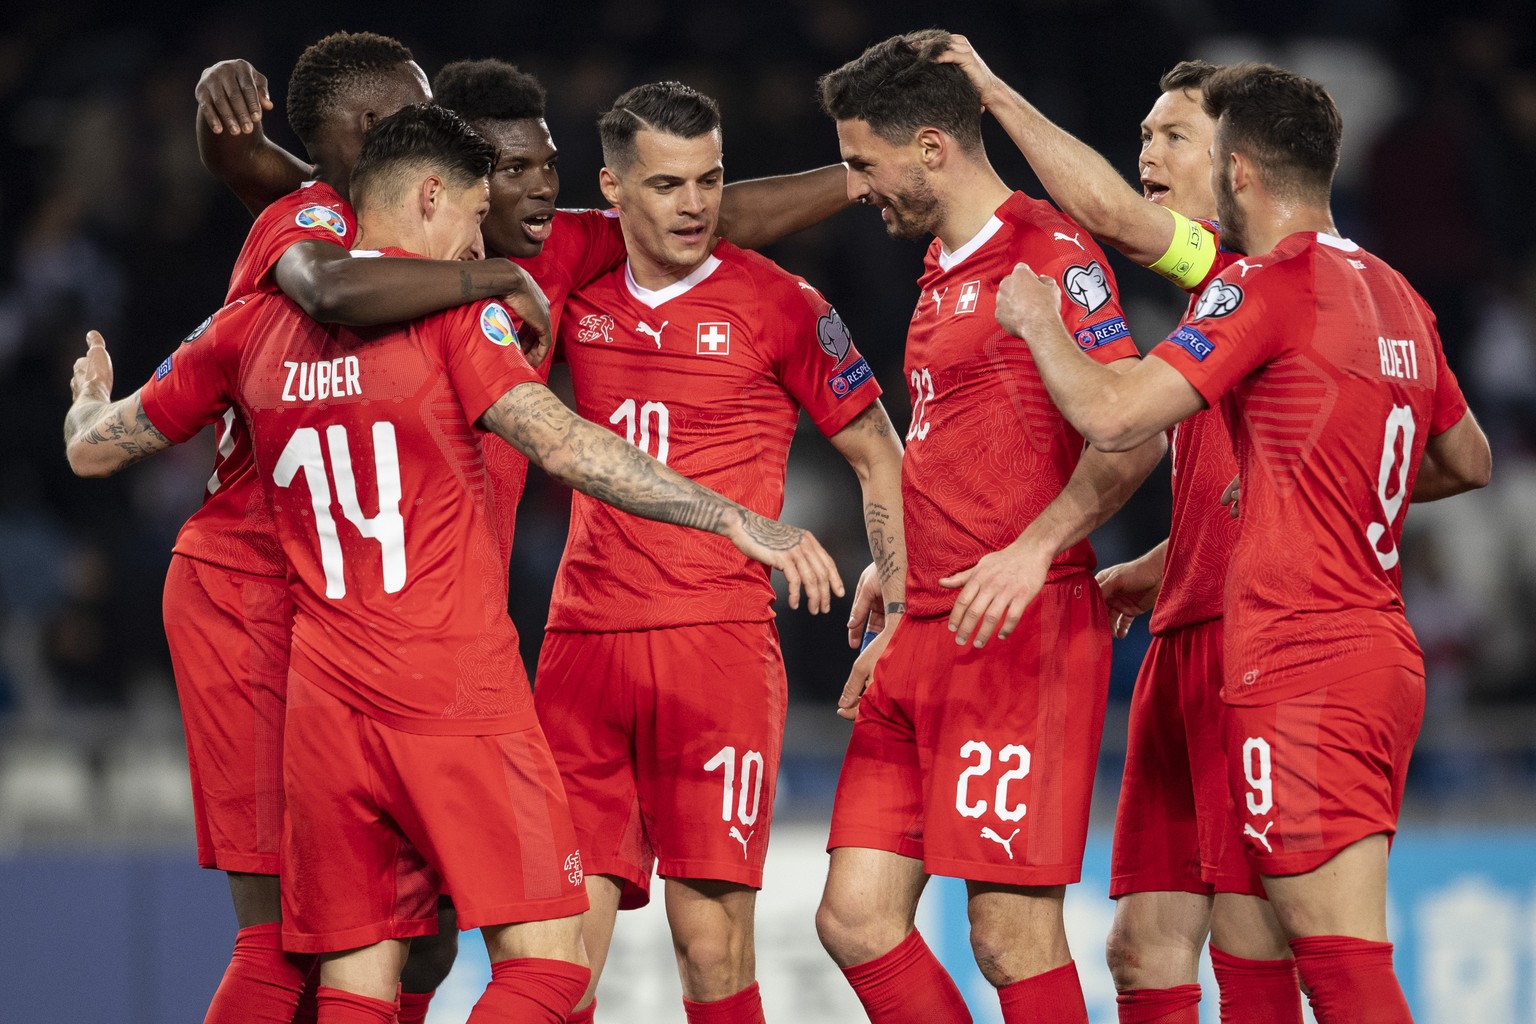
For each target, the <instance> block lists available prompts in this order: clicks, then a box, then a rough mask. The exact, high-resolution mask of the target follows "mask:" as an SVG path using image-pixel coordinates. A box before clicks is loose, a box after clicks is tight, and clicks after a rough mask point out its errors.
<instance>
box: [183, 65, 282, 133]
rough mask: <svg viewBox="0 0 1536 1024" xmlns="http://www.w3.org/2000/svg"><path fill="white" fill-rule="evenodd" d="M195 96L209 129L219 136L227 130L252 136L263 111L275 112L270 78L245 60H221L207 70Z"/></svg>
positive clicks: (195, 90)
mask: <svg viewBox="0 0 1536 1024" xmlns="http://www.w3.org/2000/svg"><path fill="white" fill-rule="evenodd" d="M192 95H193V96H194V97H196V98H197V109H198V112H199V113H201V114H202V116H203V120H204V121H207V122H208V130H209V131H211V132H213V133H214V134H215V135H219V134H222V133H223V132H224V131H225V130H228V132H229V134H231V135H239V134H240V133H241V132H245V133H246V134H247V135H248V134H250V133H251V132H253V131H255V130H256V125H257V124H258V123H259V122H260V121H261V114H262V111H264V110H271V109H272V96H271V94H270V93H268V91H267V76H266V75H264V74H262V73H261V72H260V71H257V70H256V69H255V68H254V67H252V66H251V63H250V61H245V60H221V61H219V62H218V63H217V64H215V65H213V66H212V67H210V68H204V69H203V76H202V77H201V78H199V79H198V80H197V88H196V89H194V90H193V91H192Z"/></svg>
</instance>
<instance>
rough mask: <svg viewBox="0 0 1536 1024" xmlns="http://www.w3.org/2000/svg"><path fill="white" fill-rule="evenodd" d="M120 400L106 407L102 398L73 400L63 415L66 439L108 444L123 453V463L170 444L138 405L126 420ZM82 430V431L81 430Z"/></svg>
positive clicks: (151, 453)
mask: <svg viewBox="0 0 1536 1024" xmlns="http://www.w3.org/2000/svg"><path fill="white" fill-rule="evenodd" d="M126 401H127V399H124V400H123V402H118V403H116V404H115V405H112V406H110V407H108V408H107V409H106V411H105V413H103V412H102V411H101V410H102V407H103V406H106V404H107V403H105V402H81V403H76V404H75V405H74V406H73V407H72V408H71V409H70V411H69V415H68V416H66V417H65V420H64V427H65V442H66V444H67V443H70V442H71V441H72V440H74V439H76V438H78V440H79V441H80V443H81V444H87V445H92V446H95V445H111V446H113V447H115V448H116V449H117V450H118V451H120V452H122V453H123V457H120V458H119V459H118V462H119V463H120V465H122V466H131V465H133V464H134V463H135V462H140V461H142V460H144V459H147V458H149V457H150V456H151V455H154V454H155V453H156V452H160V451H163V450H165V449H166V448H169V447H170V446H171V442H170V439H169V438H167V437H166V436H165V435H164V434H162V433H160V431H159V430H158V429H157V428H156V427H155V425H154V424H153V423H151V422H150V421H149V416H148V415H147V414H146V413H145V412H144V407H143V406H142V405H140V406H139V407H138V411H137V412H136V413H135V415H134V417H133V419H132V421H127V420H125V418H124V416H123V413H124V409H123V404H124V402H126ZM82 431H83V433H82Z"/></svg>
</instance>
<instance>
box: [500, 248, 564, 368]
mask: <svg viewBox="0 0 1536 1024" xmlns="http://www.w3.org/2000/svg"><path fill="white" fill-rule="evenodd" d="M508 262H509V264H510V265H511V266H512V267H514V268H515V269H516V270H517V273H518V276H519V277H520V278H521V279H522V283H521V284H520V285H518V286H517V287H516V288H514V289H512V291H510V292H508V293H507V294H506V301H507V305H508V306H510V307H511V308H512V312H513V313H515V314H517V318H518V319H519V320H521V321H522V322H523V325H522V327H520V328H519V329H518V332H517V343H518V345H519V346H521V348H522V350H523V356H524V357H525V358H526V359H527V360H528V365H529V366H534V367H536V366H538V365H539V364H540V363H542V362H543V361H544V360H545V358H546V357H547V356H548V355H549V350H550V347H551V346H553V345H554V343H555V337H554V331H553V330H552V329H551V328H550V326H549V297H548V296H546V295H545V294H544V289H542V288H540V287H539V286H538V284H537V283H536V282H535V281H534V279H533V278H532V277H531V276H529V274H528V271H526V270H524V269H523V268H522V267H519V266H518V265H517V264H516V263H511V261H508Z"/></svg>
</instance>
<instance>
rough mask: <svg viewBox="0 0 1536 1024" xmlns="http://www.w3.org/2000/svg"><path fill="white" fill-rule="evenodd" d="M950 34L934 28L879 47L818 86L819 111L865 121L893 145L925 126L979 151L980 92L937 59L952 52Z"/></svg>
mask: <svg viewBox="0 0 1536 1024" xmlns="http://www.w3.org/2000/svg"><path fill="white" fill-rule="evenodd" d="M949 39H950V36H949V33H948V32H946V31H944V30H943V29H937V28H930V29H924V30H923V31H921V32H908V33H907V34H906V35H900V36H892V37H891V38H889V39H887V40H885V41H884V42H879V43H876V44H875V45H874V46H871V47H870V48H869V49H867V50H865V51H864V52H863V53H861V54H860V55H859V56H858V57H856V58H855V59H853V60H851V61H849V62H848V63H847V64H844V65H843V66H842V67H840V68H838V69H837V70H836V71H829V72H827V73H826V74H825V75H822V76H821V79H820V81H818V82H817V83H816V87H817V89H818V90H819V92H820V94H821V109H822V110H824V111H826V113H827V115H828V116H830V117H831V118H832V119H833V120H836V121H850V120H855V119H857V120H861V121H866V122H868V123H869V128H870V131H872V132H874V133H875V134H876V135H878V136H879V137H880V138H882V139H884V140H885V141H886V142H889V143H891V144H892V145H893V146H900V145H905V144H906V143H908V142H910V141H912V137H913V136H914V135H915V134H917V132H918V131H920V130H922V129H923V128H938V129H940V130H942V131H944V132H945V133H947V134H948V135H949V136H950V137H951V138H953V139H954V140H955V141H956V142H958V143H959V144H960V148H961V149H964V150H966V151H968V152H975V151H976V150H977V149H979V148H980V147H981V94H980V93H978V92H977V91H976V87H975V86H974V85H972V84H971V81H970V79H968V78H966V76H965V72H964V71H962V70H960V68H958V67H956V66H955V65H953V64H938V63H935V62H934V58H935V57H937V56H939V55H940V54H941V53H943V52H944V51H945V50H947V49H949Z"/></svg>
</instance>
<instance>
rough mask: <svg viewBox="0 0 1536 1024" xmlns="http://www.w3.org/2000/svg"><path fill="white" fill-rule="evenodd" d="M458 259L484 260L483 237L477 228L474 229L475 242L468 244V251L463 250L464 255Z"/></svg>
mask: <svg viewBox="0 0 1536 1024" xmlns="http://www.w3.org/2000/svg"><path fill="white" fill-rule="evenodd" d="M459 259H461V260H483V259H485V236H484V235H483V234H481V232H480V229H479V228H476V229H475V240H474V241H473V242H471V243H470V245H469V248H468V249H466V250H464V254H463V255H462V256H460V257H459Z"/></svg>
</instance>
